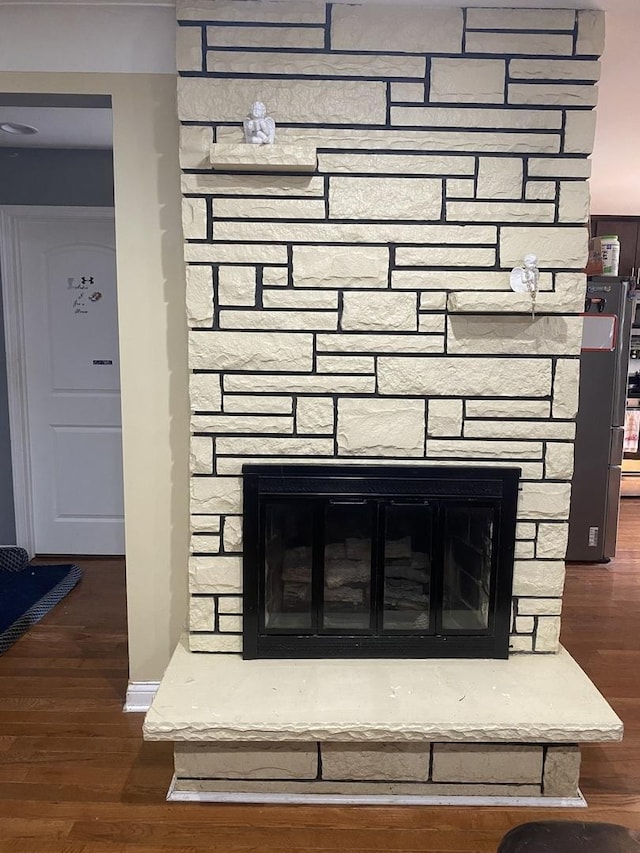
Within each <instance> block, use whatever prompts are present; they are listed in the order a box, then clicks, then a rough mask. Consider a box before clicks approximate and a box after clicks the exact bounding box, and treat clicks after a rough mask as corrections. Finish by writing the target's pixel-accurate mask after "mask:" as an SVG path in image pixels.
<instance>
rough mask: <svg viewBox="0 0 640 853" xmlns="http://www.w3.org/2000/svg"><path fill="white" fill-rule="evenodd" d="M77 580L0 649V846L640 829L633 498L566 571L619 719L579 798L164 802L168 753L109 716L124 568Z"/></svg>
mask: <svg viewBox="0 0 640 853" xmlns="http://www.w3.org/2000/svg"><path fill="white" fill-rule="evenodd" d="M78 562H80V563H81V565H82V566H83V568H84V569H85V576H84V579H83V580H82V582H81V583H80V585H79V586H78V587H76V589H75V590H74V591H73V592H72V593H71V594H70V595H69V596H68V597H67V598H66V599H64V601H63V602H61V604H59V605H58V606H57V607H56V608H55V609H54V610H53V611H52V612H51V613H50V614H48V616H46V617H45V618H44V619H43V620H42V622H40V623H39V624H38V625H37V626H36V627H35V628H33V629H32V630H31V631H30V632H29V633H28V634H27V635H26V636H25V637H23V638H22V639H21V640H20V641H19V642H18V643H17V644H16V645H15V646H14V647H13V648H12V649H10V650H9V651H8V652H7V653H6V654H5V655H3V656H2V657H0V853H35V851H38V853H40V851H42V853H125V851H126V853H205V851H207V853H285V851H286V853H302V851H313V853H338V851H340V852H341V853H342V851H344V850H349V851H350V853H365V851H366V853H369V852H370V851H403V853H414V851H416V853H417V851H431V852H432V853H436V851H448V853H456V851H458V852H459V853H463V852H464V853H490V851H491V853H493V851H495V850H496V847H497V845H498V842H499V840H500V838H501V837H502V836H503V835H504V833H506V832H507V830H508V829H510V828H511V827H513V826H516V825H517V824H519V823H524V822H526V821H528V820H537V819H543V818H544V819H566V818H576V819H578V820H606V821H612V822H615V823H621V824H624V825H626V826H629V827H633V828H634V829H640V678H639V675H638V673H639V672H640V618H639V617H640V500H625V501H624V502H623V506H622V518H621V525H620V542H619V550H618V556H617V557H616V559H615V560H614V561H613V562H611V563H610V564H609V565H608V566H571V567H570V568H569V570H568V577H567V594H566V598H565V612H564V622H563V634H562V640H563V643H564V644H565V645H566V647H567V648H568V649H569V651H570V652H571V653H572V654H573V655H574V657H575V658H576V659H577V660H578V662H579V663H580V664H581V666H582V667H583V668H584V669H585V670H586V672H587V673H588V674H589V675H590V677H591V678H592V679H593V680H594V681H595V683H596V684H597V686H598V687H599V688H600V689H601V690H602V692H603V693H604V695H605V696H606V697H607V699H608V700H609V701H610V703H611V704H612V705H613V707H614V708H615V710H616V711H617V712H618V714H619V715H620V716H621V717H622V719H623V720H624V722H625V726H626V735H625V739H624V741H623V742H622V744H612V745H608V746H598V745H595V746H590V747H586V748H585V749H584V752H583V775H582V789H583V792H584V794H585V796H586V798H587V800H588V802H589V806H590V808H589V809H581V810H556V809H513V808H457V807H441V808H424V807H419V808H414V807H397V808H388V807H376V808H371V807H333V806H315V807H309V806H292V807H281V806H240V805H237V806H217V805H196V804H181V803H176V804H171V805H169V804H167V803H165V801H164V797H165V793H166V790H167V787H168V785H169V781H170V778H171V748H170V746H169V745H165V744H146V743H144V742H143V741H142V739H141V735H140V727H141V724H142V715H140V714H123V713H122V703H123V699H124V694H125V689H126V684H127V655H126V642H127V640H126V617H125V600H124V567H123V565H122V564H121V562H119V561H113V560H95V559H93V560H82V561H78Z"/></svg>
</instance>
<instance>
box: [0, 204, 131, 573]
mask: <svg viewBox="0 0 640 853" xmlns="http://www.w3.org/2000/svg"><path fill="white" fill-rule="evenodd" d="M114 213H115V210H114V208H113V207H54V206H51V207H46V206H40V205H33V206H26V205H0V277H1V279H2V307H3V313H4V336H5V351H6V356H7V397H8V409H9V439H10V443H11V468H12V480H13V505H14V512H15V523H16V544H17V545H19V546H20V547H22V548H24V549H25V550H26V551H28V553H29V556H30V557H33V556H34V554H35V533H34V508H33V493H32V489H31V454H30V448H29V440H28V436H29V407H28V404H27V374H26V365H25V362H26V359H25V335H24V313H23V307H22V298H21V292H20V287H19V282H20V224H21V223H22V222H25V221H31V222H33V221H37V220H47V221H48V220H51V219H60V220H64V219H75V218H77V217H78V216H81V217H83V218H84V219H113V218H114Z"/></svg>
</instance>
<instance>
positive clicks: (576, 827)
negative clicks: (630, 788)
mask: <svg viewBox="0 0 640 853" xmlns="http://www.w3.org/2000/svg"><path fill="white" fill-rule="evenodd" d="M639 836H640V833H638V832H635V831H633V830H631V829H627V827H626V826H619V825H618V824H616V823H597V822H594V823H586V822H582V821H577V820H541V821H534V822H531V823H523V824H522V825H521V826H516V827H515V828H514V829H512V830H511V831H510V832H508V833H507V834H506V835H505V837H504V838H503V839H502V841H501V842H500V846H499V847H498V853H640V839H639Z"/></svg>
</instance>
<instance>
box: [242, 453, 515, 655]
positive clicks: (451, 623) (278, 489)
mask: <svg viewBox="0 0 640 853" xmlns="http://www.w3.org/2000/svg"><path fill="white" fill-rule="evenodd" d="M243 474H244V543H245V545H244V547H245V552H244V600H245V606H244V657H245V658H260V657H266V658H269V657H271V658H310V657H344V658H351V657H372V658H373V657H398V658H421V657H424V658H427V657H461V658H475V657H481V658H506V657H507V656H508V640H509V619H510V610H511V587H512V576H513V553H514V544H515V523H516V502H517V489H518V480H519V476H520V469H517V468H409V467H396V466H392V467H391V466H390V467H382V466H380V467H360V466H319V465H318V466H299V465H291V466H279V465H274V466H268V465H246V466H244V469H243Z"/></svg>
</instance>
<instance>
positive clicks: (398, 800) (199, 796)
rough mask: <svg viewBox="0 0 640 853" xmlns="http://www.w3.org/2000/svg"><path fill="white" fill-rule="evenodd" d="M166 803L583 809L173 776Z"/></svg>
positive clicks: (570, 802) (555, 802)
mask: <svg viewBox="0 0 640 853" xmlns="http://www.w3.org/2000/svg"><path fill="white" fill-rule="evenodd" d="M167 800H168V802H170V803H246V804H248V803H251V804H255V805H264V804H267V803H278V804H280V805H294V804H295V805H334V806H458V807H464V806H492V807H504V806H507V807H521V808H556V809H562V808H565V809H566V808H568V809H575V808H586V807H587V801H586V800H585V799H584V797H583V796H582V793H581V792H580V791H578V795H577V796H576V797H542V796H540V797H490V796H480V795H473V794H467V795H465V796H448V797H443V796H426V795H422V794H421V795H410V794H303V793H300V794H270V793H267V792H264V793H254V794H249V793H240V792H235V791H234V792H233V793H231V792H228V793H227V792H224V791H215V792H214V791H181V790H179V788H178V782H177V780H176V777H175V774H174V776H173V779H172V780H171V785H170V786H169V790H168V792H167Z"/></svg>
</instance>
